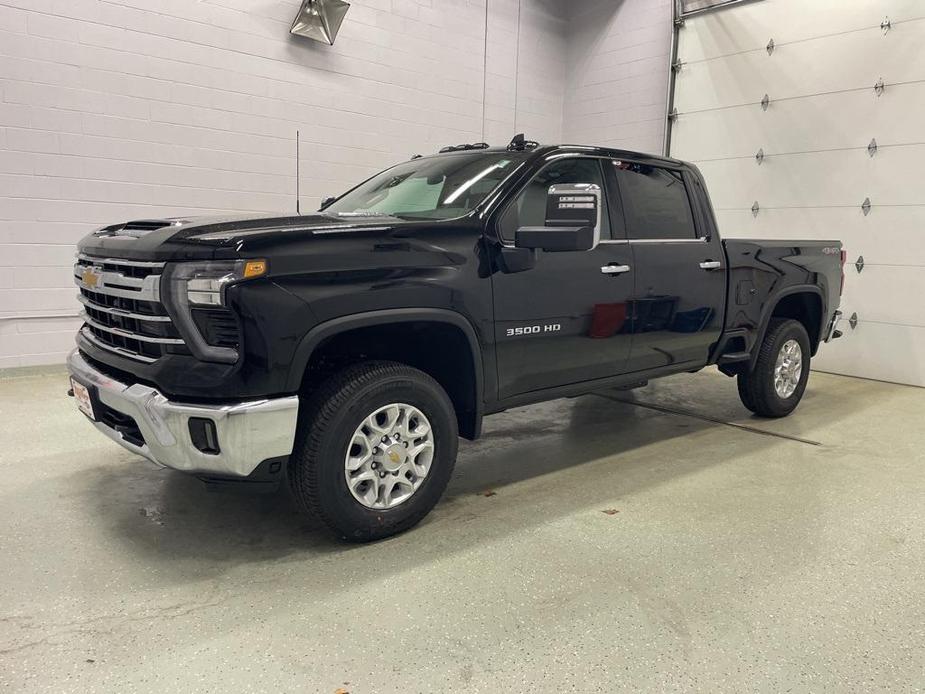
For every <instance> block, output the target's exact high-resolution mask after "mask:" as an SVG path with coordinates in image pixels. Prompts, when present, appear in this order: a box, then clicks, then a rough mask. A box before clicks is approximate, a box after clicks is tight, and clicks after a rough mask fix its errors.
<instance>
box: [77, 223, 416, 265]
mask: <svg viewBox="0 0 925 694" xmlns="http://www.w3.org/2000/svg"><path fill="white" fill-rule="evenodd" d="M432 223H433V222H431V221H425V222H422V221H405V220H400V219H397V218H395V217H387V216H386V217H336V216H334V215H325V214H314V215H304V216H289V217H266V216H260V215H250V216H240V215H239V216H234V217H232V216H215V217H187V218H180V217H174V218H164V219H141V220H135V221H131V222H123V223H120V224H113V225H110V226H106V227H103V228H102V229H98V230H97V231H95V232H93V233H92V234H88V235H87V236H85V237H84V238H83V239H82V240H81V241H80V243H79V245H78V249H79V251H80V252H81V253H86V254H88V255H95V256H112V257H116V258H126V259H130V260H157V261H162V260H201V259H212V258H233V257H238V256H239V255H240V254H241V253H242V252H245V250H246V248H247V247H248V246H250V245H259V241H260V240H261V238H267V236H269V235H273V236H274V237H276V238H279V234H281V233H282V234H285V235H286V236H287V237H289V236H290V235H291V238H296V237H303V238H304V237H305V236H315V235H325V236H327V235H338V234H349V233H357V232H364V231H365V232H378V233H382V232H389V231H393V230H396V229H412V228H416V227H420V226H421V225H422V224H432Z"/></svg>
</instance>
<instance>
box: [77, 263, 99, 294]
mask: <svg viewBox="0 0 925 694" xmlns="http://www.w3.org/2000/svg"><path fill="white" fill-rule="evenodd" d="M80 280H81V282H83V283H84V284H85V285H86V286H87V287H89V288H90V289H96V287H97V285H98V284H99V283H100V275H99V273H98V272H97V271H96V270H94V269H93V268H92V267H88V268H87V269H86V270H84V271H83V274H82V275H81V276H80Z"/></svg>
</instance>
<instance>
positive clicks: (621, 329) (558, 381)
mask: <svg viewBox="0 0 925 694" xmlns="http://www.w3.org/2000/svg"><path fill="white" fill-rule="evenodd" d="M564 183H593V184H597V185H598V186H600V188H601V190H602V191H603V193H604V194H603V195H602V200H601V204H602V205H603V208H602V210H601V242H600V243H599V244H598V245H597V247H596V248H593V249H592V250H590V251H565V252H555V253H553V252H548V251H536V265H535V266H534V267H533V268H531V269H529V270H525V271H523V272H518V273H512V274H504V273H495V274H493V275H492V290H493V300H494V308H495V345H496V351H497V360H498V379H499V395H500V397H501V398H502V399H503V398H508V397H511V396H515V395H521V394H524V393H530V392H533V391H539V390H543V389H547V388H555V387H557V386H564V385H569V384H572V383H578V382H581V381H590V380H594V379H598V378H606V377H608V376H615V375H619V374H620V373H623V372H624V371H625V369H626V365H627V360H628V358H629V353H630V342H631V334H630V330H629V324H630V321H628V320H627V306H628V305H629V301H630V298H631V296H632V293H633V281H634V272H633V269H632V265H633V263H632V255H631V254H632V249H631V247H630V246H629V245H628V244H627V243H626V242H625V233H624V225H623V215H622V212H620V211H619V210H617V211H618V212H619V214H618V215H614V214H612V210H613V206H614V202H615V200H614V197H613V191H609V190H608V187H607V186H606V185H605V177H604V175H603V168H602V165H601V160H600V159H597V158H593V157H582V156H575V157H564V158H563V157H559V158H555V159H553V160H551V161H549V162H548V163H546V164H545V166H544V167H543V168H542V169H540V171H539V172H538V173H537V174H536V175H535V176H534V177H533V179H532V180H531V181H530V182H529V183H527V185H526V186H525V187H524V188H523V189H522V190H521V191H520V192H519V193H518V195H517V196H516V197H515V199H514V200H512V201H511V202H510V203H509V204H508V206H507V207H506V208H505V209H504V210H503V212H502V214H501V216H500V218H499V221H498V233H499V236H500V238H501V239H502V240H503V241H504V243H505V244H507V245H513V243H514V238H515V232H516V231H517V229H518V228H520V227H524V226H542V225H543V224H544V220H545V216H546V196H547V191H548V190H549V187H550V186H551V185H554V184H564ZM616 204H617V205H619V200H618V199H617V200H616ZM608 268H609V269H608ZM624 268H625V269H624ZM618 269H619V271H615V270H618Z"/></svg>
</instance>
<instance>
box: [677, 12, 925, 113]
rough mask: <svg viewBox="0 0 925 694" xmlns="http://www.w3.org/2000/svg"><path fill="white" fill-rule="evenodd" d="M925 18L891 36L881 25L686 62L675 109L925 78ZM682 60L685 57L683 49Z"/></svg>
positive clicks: (741, 102)
mask: <svg viewBox="0 0 925 694" xmlns="http://www.w3.org/2000/svg"><path fill="white" fill-rule="evenodd" d="M923 24H925V19H923V20H918V21H916V22H910V23H909V24H906V25H903V28H904V30H903V31H899V30H897V31H895V32H894V31H891V32H890V33H889V34H888V35H887V36H884V35H883V32H882V31H881V30H880V28H879V27H876V28H873V29H867V30H863V31H858V32H854V33H851V34H842V35H838V36H828V37H824V38H820V39H817V40H814V41H805V42H803V43H795V44H791V45H788V46H782V47H780V48H777V49H775V50H774V53H773V55H768V54H767V52H766V51H758V52H750V53H740V54H737V55H732V56H728V57H725V58H717V59H716V60H708V61H704V62H699V63H687V64H685V65H684V66H683V69H682V70H681V74H683V79H679V80H678V81H677V85H676V90H675V101H674V104H675V108H677V109H678V111H679V112H680V113H685V112H688V111H696V110H701V109H710V108H716V107H723V106H733V105H736V104H746V103H756V104H757V103H758V102H759V101H760V100H761V98H762V96H764V95H765V94H768V95H769V96H770V98H771V100H772V101H773V100H774V99H780V98H786V97H794V96H806V95H809V94H819V93H823V92H834V91H841V90H846V89H864V88H867V87H868V86H869V87H870V89H871V90H873V86H874V84H875V83H876V82H877V80H878V79H879V78H880V77H881V76H882V77H883V79H884V81H885V82H888V83H897V82H909V81H913V80H922V79H925V60H923V57H922V49H921V27H913V26H912V25H923ZM679 58H680V60H682V61H684V59H685V56H684V55H683V54H682V53H680V51H679Z"/></svg>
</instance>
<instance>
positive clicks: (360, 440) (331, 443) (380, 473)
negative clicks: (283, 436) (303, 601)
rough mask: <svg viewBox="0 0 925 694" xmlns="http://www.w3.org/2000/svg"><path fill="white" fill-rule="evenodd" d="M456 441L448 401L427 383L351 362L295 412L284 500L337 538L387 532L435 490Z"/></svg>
mask: <svg viewBox="0 0 925 694" xmlns="http://www.w3.org/2000/svg"><path fill="white" fill-rule="evenodd" d="M457 437H458V433H457V428H456V415H455V413H454V411H453V406H452V403H451V402H450V399H449V397H448V396H447V394H446V392H445V391H444V390H443V388H441V387H440V384H438V383H437V382H436V381H435V380H434V379H433V378H431V377H430V376H428V375H427V374H425V373H424V372H422V371H419V370H417V369H413V368H411V367H408V366H404V365H402V364H397V363H394V362H366V363H362V364H356V365H354V366H351V367H348V368H347V369H344V370H343V371H341V372H339V373H337V374H335V375H334V376H332V377H331V378H330V379H328V381H327V382H325V383H324V384H323V385H322V386H321V387H320V388H318V390H317V391H316V392H315V393H314V394H313V395H312V396H311V397H309V398H308V399H307V400H306V402H305V404H304V405H303V407H302V409H301V411H300V414H299V428H298V432H297V434H296V445H295V450H294V451H293V455H292V456H291V458H290V462H289V478H290V484H291V487H292V491H293V496H294V497H295V499H296V502H297V503H298V504H299V506H300V507H301V508H302V509H303V510H306V511H309V512H312V513H314V514H316V515H318V516H319V517H320V518H321V519H322V520H323V521H324V522H325V524H326V525H327V526H328V527H330V528H331V529H332V530H333V531H334V532H335V533H336V534H338V535H339V536H340V537H342V538H344V539H347V540H351V541H355V542H365V541H369V540H377V539H380V538H383V537H388V536H389V535H394V534H396V533H399V532H402V531H404V530H407V529H408V528H410V527H411V526H413V525H415V524H416V523H418V522H419V521H420V520H421V519H422V518H423V517H424V516H426V515H427V513H429V512H430V510H431V509H432V508H433V507H434V505H435V504H436V503H437V501H438V500H439V498H440V496H441V495H442V494H443V491H444V489H445V488H446V485H447V483H448V482H449V479H450V475H451V474H452V472H453V466H454V464H455V462H456V449H457V445H458V439H457Z"/></svg>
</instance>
